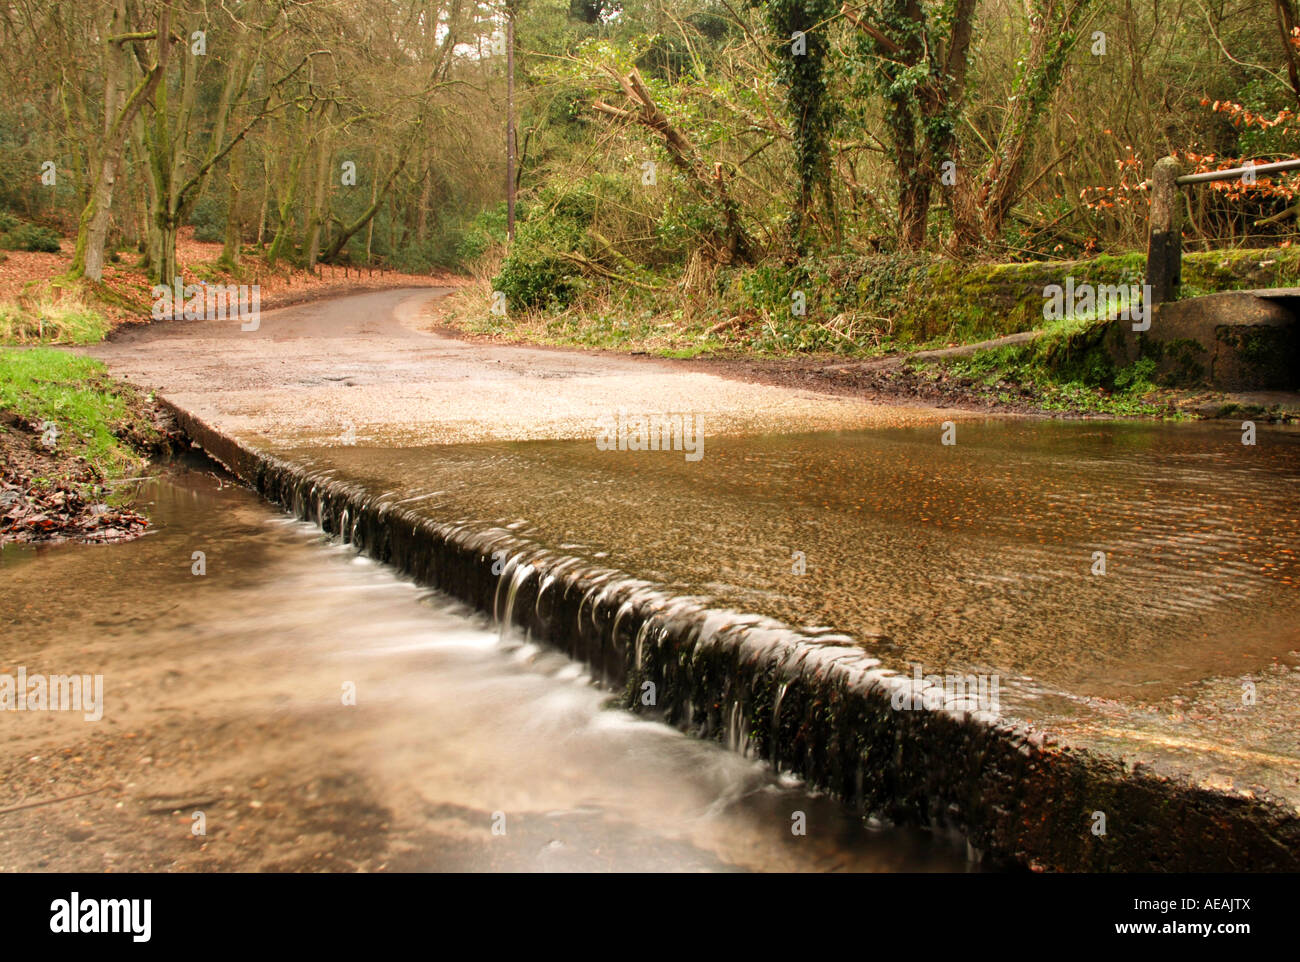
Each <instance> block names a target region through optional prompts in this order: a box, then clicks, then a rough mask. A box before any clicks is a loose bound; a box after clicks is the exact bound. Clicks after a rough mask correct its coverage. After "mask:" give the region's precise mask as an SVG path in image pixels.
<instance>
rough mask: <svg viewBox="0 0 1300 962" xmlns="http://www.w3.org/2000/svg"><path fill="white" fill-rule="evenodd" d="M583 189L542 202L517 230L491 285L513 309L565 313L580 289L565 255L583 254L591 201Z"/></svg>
mask: <svg viewBox="0 0 1300 962" xmlns="http://www.w3.org/2000/svg"><path fill="white" fill-rule="evenodd" d="M584 186H585V185H579V186H578V187H577V188H575V189H574V190H571V191H568V192H566V193H564V194H561V195H552V196H550V197H544V198H542V200H541V201H539V203H537V204H536V205H535V206H533V207H532V208H531V210H530V211H529V213H528V216H527V218H526V219H525V220H524V221H523V222H522V223H520V224H519V225H518V228H517V230H516V232H515V240H514V243H513V244H512V245H511V246H510V254H509V256H508V257H506V259H505V261H504V262H503V263H502V265H501V271H500V273H498V274H497V276H496V278H495V279H494V280H493V282H492V283H493V286H494V287H495V288H496V289H497V290H499V291H503V292H504V293H505V295H506V302H507V303H508V304H509V305H510V306H511V307H514V308H530V307H540V308H547V309H550V310H563V309H564V308H566V307H568V306H569V304H570V303H571V302H572V301H573V299H574V297H575V296H576V295H577V294H578V292H579V291H580V290H581V289H582V287H583V286H584V285H583V280H582V276H581V270H580V269H579V268H578V267H577V265H575V264H574V263H573V262H572V261H571V260H568V259H566V258H565V257H564V256H563V255H565V254H571V253H575V252H577V253H586V250H585V247H586V231H587V227H588V226H589V225H590V224H591V220H592V216H593V213H594V199H593V196H592V194H591V193H590V192H588V191H585V190H583V187H584Z"/></svg>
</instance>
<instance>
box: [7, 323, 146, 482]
mask: <svg viewBox="0 0 1300 962" xmlns="http://www.w3.org/2000/svg"><path fill="white" fill-rule="evenodd" d="M0 408H2V409H4V410H7V411H12V412H13V413H15V414H18V415H20V416H21V417H23V418H25V419H27V420H28V421H30V422H33V423H35V424H37V425H38V426H39V425H42V424H44V423H45V422H50V423H52V424H53V425H54V426H55V428H56V430H57V436H56V439H55V449H56V450H58V451H62V452H64V453H67V454H72V455H79V456H81V457H84V458H85V459H86V460H87V461H89V462H90V463H91V464H92V465H94V466H95V467H96V468H97V469H98V471H99V472H100V474H101V475H103V476H104V477H105V478H116V477H121V476H123V475H126V474H127V473H128V472H129V471H130V470H131V469H132V468H134V467H135V466H137V465H138V464H139V460H140V459H139V457H138V456H137V455H136V454H135V453H134V452H133V451H132V449H131V447H130V446H129V445H128V444H127V443H126V442H125V441H123V440H122V438H123V436H124V435H127V434H129V433H134V434H135V435H136V436H141V437H143V436H147V435H148V434H151V433H152V428H149V427H146V425H145V421H144V419H143V417H142V416H141V413H140V407H139V402H138V399H137V398H136V396H135V394H134V392H132V391H131V390H130V389H129V388H123V387H121V386H119V385H117V384H116V383H114V382H113V381H112V380H111V379H110V378H109V377H108V373H107V370H106V368H105V367H104V365H103V364H102V363H100V362H99V361H95V360H92V359H90V358H85V357H78V356H76V355H73V354H68V353H66V352H64V351H57V350H53V349H50V348H28V349H16V348H0Z"/></svg>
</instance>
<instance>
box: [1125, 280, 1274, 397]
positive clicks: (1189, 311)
mask: <svg viewBox="0 0 1300 962" xmlns="http://www.w3.org/2000/svg"><path fill="white" fill-rule="evenodd" d="M1287 295H1291V296H1287ZM1298 307H1300V290H1296V289H1288V290H1283V291H1258V292H1257V291H1227V292H1223V293H1220V294H1207V295H1205V296H1203V297H1194V298H1190V299H1188V300H1183V301H1172V302H1169V303H1166V304H1160V305H1158V306H1157V307H1156V309H1155V310H1154V311H1153V312H1152V318H1151V324H1150V328H1149V329H1148V330H1146V331H1141V332H1135V331H1133V329H1132V327H1133V325H1132V323H1131V322H1129V321H1123V320H1119V321H1114V322H1112V323H1113V324H1114V326H1115V330H1116V332H1117V333H1118V334H1119V335H1120V336H1119V338H1118V339H1116V341H1117V344H1118V346H1119V351H1118V357H1117V360H1118V361H1120V362H1121V363H1131V362H1133V361H1136V360H1138V359H1139V358H1143V357H1149V358H1152V359H1154V360H1155V362H1156V379H1157V380H1158V381H1159V382H1160V383H1162V384H1166V385H1169V386H1171V387H1191V386H1197V385H1206V386H1209V387H1214V388H1218V389H1220V390H1225V391H1295V390H1297V389H1300V319H1298V318H1297V308H1298Z"/></svg>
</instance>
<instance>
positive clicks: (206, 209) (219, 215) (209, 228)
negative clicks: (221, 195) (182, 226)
mask: <svg viewBox="0 0 1300 962" xmlns="http://www.w3.org/2000/svg"><path fill="white" fill-rule="evenodd" d="M190 224H192V225H193V227H194V239H195V240H196V241H203V242H205V243H208V244H219V243H221V242H222V241H224V240H225V239H226V211H225V208H224V206H223V205H222V204H221V202H220V201H219V200H217V199H216V198H215V197H204V198H203V199H202V200H200V201H199V202H198V203H197V204H195V205H194V213H193V214H191V215H190Z"/></svg>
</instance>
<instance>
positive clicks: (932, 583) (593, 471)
mask: <svg viewBox="0 0 1300 962" xmlns="http://www.w3.org/2000/svg"><path fill="white" fill-rule="evenodd" d="M289 457H290V459H291V460H293V461H295V462H298V463H302V464H305V465H307V466H308V467H309V468H311V469H312V470H313V471H314V472H316V473H317V474H318V475H319V476H321V477H330V478H341V479H345V480H348V481H352V482H356V483H359V484H360V485H362V486H363V487H364V488H366V489H367V490H369V491H371V492H373V493H374V494H375V495H387V496H389V497H391V498H392V499H393V500H397V501H399V502H400V503H401V504H402V505H403V506H404V507H414V508H416V509H417V510H419V511H420V512H421V513H426V512H427V513H428V514H429V515H431V516H434V517H437V518H439V519H442V520H469V521H475V522H479V523H483V524H489V525H496V526H500V527H506V528H509V529H511V530H512V531H513V532H514V533H515V534H517V535H519V536H521V537H523V538H526V539H530V540H532V541H535V542H537V543H539V544H541V545H543V546H546V547H550V548H555V549H560V550H563V551H565V552H569V553H573V554H576V555H579V556H581V557H585V558H588V559H598V560H599V561H601V562H602V563H605V564H608V565H611V566H613V567H616V568H619V569H621V570H623V571H626V572H628V573H629V574H631V575H633V576H636V577H640V578H646V579H650V580H652V581H657V582H660V583H661V584H663V585H665V586H667V587H669V588H671V589H674V590H677V591H681V592H686V593H691V594H703V595H705V596H707V597H710V598H712V599H714V600H716V602H717V603H719V604H721V605H725V606H728V607H731V608H734V609H737V610H741V611H752V612H757V613H761V614H766V615H771V616H774V617H777V618H780V619H782V620H784V621H787V622H789V623H790V624H792V625H795V626H831V627H833V628H836V629H839V630H842V631H845V632H848V633H849V634H850V635H852V636H854V637H855V638H857V639H858V640H859V641H860V642H861V643H862V644H863V645H864V646H865V647H867V648H868V649H870V650H871V651H872V652H873V653H875V654H878V655H880V656H881V657H882V658H883V659H884V661H885V663H886V664H892V665H893V666H895V667H899V668H902V669H904V670H906V667H907V665H908V663H921V664H922V665H924V666H925V669H926V670H927V671H929V670H931V669H932V668H937V669H945V668H953V667H962V668H968V669H972V670H981V671H986V672H1000V673H1002V674H1003V676H1004V678H1007V677H1013V676H1016V677H1019V678H1020V679H1021V681H1022V682H1025V683H1028V682H1027V681H1026V680H1027V679H1032V684H1033V685H1034V686H1041V687H1042V688H1043V689H1046V690H1050V691H1059V692H1066V693H1070V694H1071V695H1074V696H1090V697H1096V698H1106V699H1111V698H1125V697H1133V696H1138V695H1140V696H1141V698H1142V699H1144V700H1151V699H1156V698H1159V697H1162V696H1165V695H1168V694H1170V693H1171V692H1173V691H1175V690H1176V689H1177V688H1178V686H1180V685H1184V684H1186V683H1189V682H1193V681H1198V680H1200V679H1205V678H1211V677H1220V676H1226V677H1234V676H1239V675H1243V674H1245V673H1250V672H1256V671H1258V670H1260V669H1262V668H1264V667H1266V666H1270V665H1274V664H1275V663H1276V662H1278V660H1279V659H1281V660H1282V661H1284V662H1288V663H1289V662H1294V661H1295V660H1296V659H1295V653H1296V652H1297V650H1300V618H1297V617H1296V612H1297V610H1298V608H1297V601H1298V600H1300V595H1298V592H1300V558H1297V554H1296V550H1297V542H1298V540H1300V539H1298V538H1297V534H1300V501H1298V498H1300V432H1298V431H1296V430H1295V429H1293V428H1270V427H1268V426H1265V425H1261V426H1260V428H1259V434H1258V443H1257V444H1256V445H1255V446H1245V445H1243V444H1242V443H1241V431H1240V429H1239V427H1238V426H1236V425H1235V424H1229V423H1211V424H1196V425H1160V424H1147V423H1115V422H1028V421H988V422H985V423H976V424H965V423H963V424H961V425H960V426H959V428H958V443H957V444H956V445H953V446H944V445H942V444H940V432H939V430H938V429H937V428H933V429H931V428H927V429H895V430H887V431H875V432H856V433H850V432H844V433H832V434H812V435H803V436H786V435H782V436H770V437H763V438H745V439H734V438H716V439H715V438H709V439H707V441H706V444H705V455H704V457H703V459H702V460H700V461H697V462H691V461H687V460H686V459H685V457H684V456H683V454H682V453H681V452H628V451H622V452H619V451H601V450H598V449H597V447H596V445H595V443H594V442H529V443H512V444H497V445H472V446H446V447H438V448H411V449H382V450H380V449H366V448H348V447H339V448H329V449H310V450H299V451H294V452H291V453H290V455H289ZM1098 551H1100V552H1104V553H1105V556H1106V557H1105V572H1106V573H1105V574H1104V575H1099V574H1094V573H1093V568H1094V564H1095V560H1094V552H1098ZM795 552H802V553H803V555H804V558H805V564H806V573H804V574H802V575H799V574H796V573H795V571H794V569H795V565H796V561H797V559H796V557H795Z"/></svg>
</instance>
